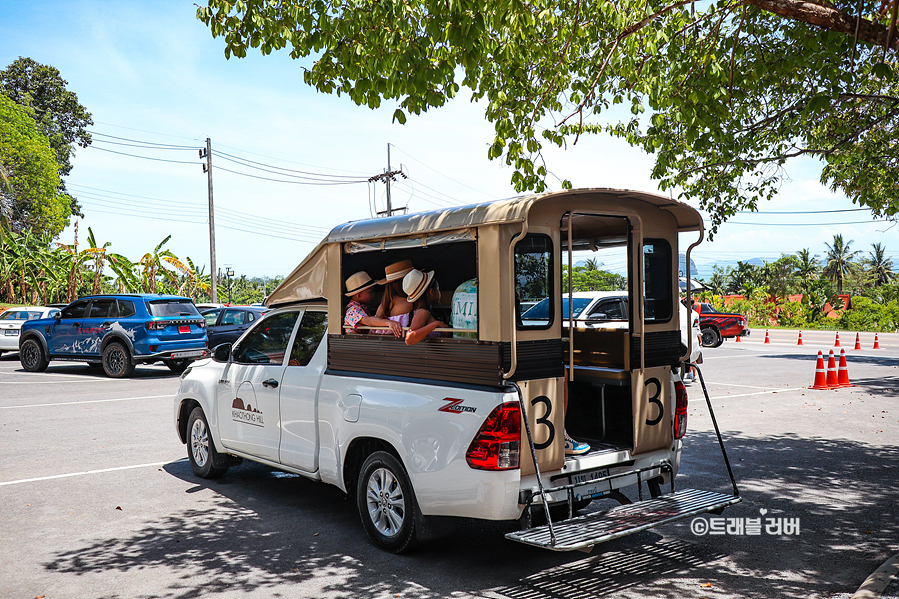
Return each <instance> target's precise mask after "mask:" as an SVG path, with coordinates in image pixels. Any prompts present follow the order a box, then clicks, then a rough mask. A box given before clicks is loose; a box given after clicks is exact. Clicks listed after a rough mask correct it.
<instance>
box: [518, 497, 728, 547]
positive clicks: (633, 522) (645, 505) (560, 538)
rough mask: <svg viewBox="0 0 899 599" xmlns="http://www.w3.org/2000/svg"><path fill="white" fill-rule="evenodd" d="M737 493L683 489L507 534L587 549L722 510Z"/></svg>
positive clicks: (523, 540) (526, 540)
mask: <svg viewBox="0 0 899 599" xmlns="http://www.w3.org/2000/svg"><path fill="white" fill-rule="evenodd" d="M740 501H741V498H740V497H739V496H737V495H726V494H723V493H714V492H711V491H699V490H696V489H683V490H680V491H676V492H674V493H668V494H666V495H661V496H659V497H657V498H655V499H650V500H647V501H641V502H638V503H631V504H628V505H619V506H616V507H613V508H612V509H610V510H608V511H606V512H599V513H595V514H588V515H586V516H578V517H577V518H572V519H570V520H565V521H563V522H554V523H552V530H550V525H543V526H537V527H534V528H529V529H527V530H520V531H516V532H510V533H508V534H506V538H507V539H510V540H512V541H518V542H519V543H525V544H527V545H535V546H537V547H543V548H545V549H552V550H553V551H575V550H578V549H586V548H588V547H592V546H593V545H596V544H597V543H602V542H603V541H610V540H612V539H617V538H618V537H624V536H627V535H629V534H633V533H635V532H640V531H641V530H646V529H647V528H652V527H654V526H658V525H660V524H667V523H668V522H675V521H677V520H683V519H684V518H689V517H690V516H695V515H697V514H703V513H705V512H711V511H715V510H718V509H723V508H725V507H727V506H729V505H733V504H735V503H739V502H740Z"/></svg>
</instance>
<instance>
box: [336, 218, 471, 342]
mask: <svg viewBox="0 0 899 599" xmlns="http://www.w3.org/2000/svg"><path fill="white" fill-rule="evenodd" d="M464 233H465V234H462V233H460V234H459V235H458V236H457V237H456V238H459V239H464V241H455V242H452V243H449V242H447V243H436V244H430V243H429V244H428V245H427V246H423V245H422V244H421V243H419V244H418V245H414V244H413V246H412V247H408V246H406V247H403V248H402V249H388V250H384V251H354V252H353V253H349V252H348V251H347V250H348V246H349V244H347V245H346V246H344V254H343V264H342V265H341V285H342V286H341V292H342V293H344V292H345V291H346V290H345V289H344V288H343V284H344V282H345V281H346V280H347V278H349V277H350V275H352V274H354V273H357V272H359V271H365V272H366V273H368V275H369V276H370V277H371V278H372V279H374V280H375V281H381V280H383V279H384V278H385V271H384V269H385V267H387V266H389V265H391V264H395V263H397V262H401V261H403V260H409V261H410V262H411V263H412V266H413V267H414V268H416V269H418V270H421V271H423V272H425V273H428V272H430V271H432V270H433V271H434V278H435V279H436V280H437V282H438V286H439V287H440V301H439V302H437V303H436V304H432V306H431V308H432V310H431V313H432V314H433V315H434V316H435V317H436V318H437V319H438V320H441V321H443V322H446V323H449V324H451V323H452V321H453V298H454V295H455V293H456V291H457V289H459V288H460V287H461V288H465V289H466V290H468V291H471V290H472V288H474V287H476V281H477V276H478V261H477V243H476V241H475V240H474V239H473V238H472V236H471V235H469V234H467V233H468V230H466V231H465V232H464ZM429 239H430V238H429ZM442 239H445V238H442ZM378 243H379V242H374V241H373V242H371V243H370V245H372V246H374V245H377V244H378ZM354 247H355V248H358V247H359V244H354ZM400 283H402V281H401V280H400ZM383 296H384V285H375V287H374V299H373V300H372V303H371V305H370V306H369V312H370V313H371V314H374V313H375V311H376V310H377V308H378V306H379V305H380V304H381V299H382V298H383ZM342 298H343V305H342V310H346V305H347V303H349V298H348V297H346V296H345V295H342ZM471 301H472V302H476V301H477V300H476V298H474V299H472V300H471ZM470 303H471V302H469V304H470ZM467 313H469V314H468V315H469V316H474V318H476V315H477V312H476V306H474V305H468V307H467ZM472 313H473V314H472ZM469 320H472V319H471V318H469ZM471 324H472V325H475V326H467V327H466V328H468V329H476V328H477V327H476V322H472V323H471ZM471 335H472V334H471V333H470V334H469V337H470V336H471ZM453 336H454V337H456V335H453Z"/></svg>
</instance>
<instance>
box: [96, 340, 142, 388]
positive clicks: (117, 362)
mask: <svg viewBox="0 0 899 599" xmlns="http://www.w3.org/2000/svg"><path fill="white" fill-rule="evenodd" d="M103 372H105V373H106V376H108V377H110V378H113V379H125V378H128V377H129V376H131V374H132V373H133V372H134V363H133V362H131V355H130V354H129V353H128V348H127V347H125V346H124V345H122V344H121V343H119V342H118V341H114V342H112V343H110V344H109V345H107V346H106V348H105V349H104V350H103Z"/></svg>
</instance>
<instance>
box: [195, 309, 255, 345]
mask: <svg viewBox="0 0 899 599" xmlns="http://www.w3.org/2000/svg"><path fill="white" fill-rule="evenodd" d="M266 312H268V308H262V307H258V306H227V307H224V308H213V309H212V310H204V311H203V313H202V314H203V318H205V319H206V333H207V335H208V337H209V347H215V346H216V345H221V344H222V343H234V342H235V341H237V338H238V337H240V336H241V335H243V332H244V331H246V330H247V329H248V328H250V325H251V324H253V323H254V322H256V321H257V320H259V319H260V318H262V315H263V314H265V313H266Z"/></svg>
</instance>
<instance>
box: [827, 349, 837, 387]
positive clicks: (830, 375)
mask: <svg viewBox="0 0 899 599" xmlns="http://www.w3.org/2000/svg"><path fill="white" fill-rule="evenodd" d="M837 376H838V375H837V362H836V360H835V359H834V357H833V350H830V357H829V358H827V387H828V388H830V389H836V388H837V387H839V386H840V382H839V379H838V378H837Z"/></svg>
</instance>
